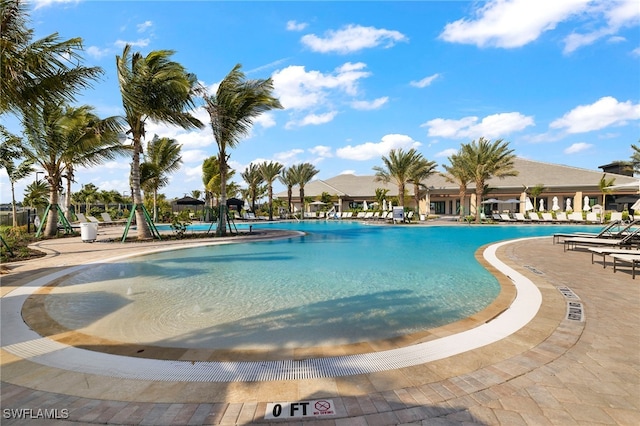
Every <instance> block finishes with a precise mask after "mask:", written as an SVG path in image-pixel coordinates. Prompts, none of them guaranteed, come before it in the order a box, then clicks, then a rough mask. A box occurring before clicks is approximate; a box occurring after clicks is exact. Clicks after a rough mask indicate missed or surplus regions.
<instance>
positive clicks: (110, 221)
mask: <svg viewBox="0 0 640 426" xmlns="http://www.w3.org/2000/svg"><path fill="white" fill-rule="evenodd" d="M100 216H102V222H103V223H104V224H107V225H120V224H123V223H126V221H127V220H126V219H118V220H113V219H111V215H109V213H107V212H104V213H100Z"/></svg>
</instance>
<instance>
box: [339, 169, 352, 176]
mask: <svg viewBox="0 0 640 426" xmlns="http://www.w3.org/2000/svg"><path fill="white" fill-rule="evenodd" d="M338 174H339V175H355V174H356V171H355V170H343V171H341V172H340V173H338Z"/></svg>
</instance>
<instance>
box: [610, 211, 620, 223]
mask: <svg viewBox="0 0 640 426" xmlns="http://www.w3.org/2000/svg"><path fill="white" fill-rule="evenodd" d="M616 221H618V222H620V221H622V212H611V218H609V222H616Z"/></svg>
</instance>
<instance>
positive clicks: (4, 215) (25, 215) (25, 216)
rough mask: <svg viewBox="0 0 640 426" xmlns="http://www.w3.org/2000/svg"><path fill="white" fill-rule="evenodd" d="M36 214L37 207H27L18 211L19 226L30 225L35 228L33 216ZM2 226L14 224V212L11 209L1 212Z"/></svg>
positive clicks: (0, 224) (0, 223) (0, 220)
mask: <svg viewBox="0 0 640 426" xmlns="http://www.w3.org/2000/svg"><path fill="white" fill-rule="evenodd" d="M35 215H36V210H35V209H27V210H21V211H18V212H16V219H17V221H18V226H28V227H29V228H32V229H33V228H35V227H34V226H33V218H34V217H35ZM0 226H13V213H12V212H10V211H3V212H0Z"/></svg>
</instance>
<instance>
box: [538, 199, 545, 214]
mask: <svg viewBox="0 0 640 426" xmlns="http://www.w3.org/2000/svg"><path fill="white" fill-rule="evenodd" d="M538 210H540V211H541V212H542V211H544V200H543V199H540V208H539V209H538Z"/></svg>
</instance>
